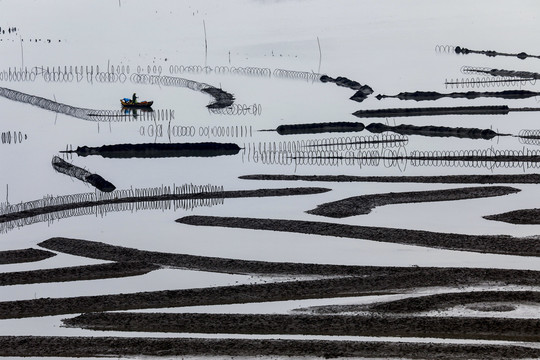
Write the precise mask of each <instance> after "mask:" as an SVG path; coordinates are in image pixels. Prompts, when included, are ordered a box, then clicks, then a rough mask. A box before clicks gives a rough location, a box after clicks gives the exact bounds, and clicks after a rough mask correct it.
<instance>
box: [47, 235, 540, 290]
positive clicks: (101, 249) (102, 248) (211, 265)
mask: <svg viewBox="0 0 540 360" xmlns="http://www.w3.org/2000/svg"><path fill="white" fill-rule="evenodd" d="M39 246H42V247H44V248H46V249H49V250H52V251H57V252H61V253H65V254H70V255H75V256H81V257H87V258H93V259H100V260H107V261H115V262H126V261H141V262H143V261H144V262H149V263H152V264H156V265H160V266H173V267H178V268H183V269H188V270H199V271H212V272H221V273H232V274H252V275H253V274H257V275H316V276H319V275H323V276H336V275H337V276H362V277H365V278H367V277H369V278H375V277H376V278H378V279H379V280H381V281H382V280H383V279H386V280H385V281H386V282H387V283H388V284H391V285H387V286H385V287H381V286H380V285H376V284H372V285H371V286H374V287H375V288H376V289H388V288H392V287H394V286H395V287H398V288H403V287H410V286H412V287H416V286H418V283H416V282H415V281H416V280H414V279H421V278H422V277H429V278H430V279H431V280H430V281H435V282H436V283H437V284H446V285H448V284H454V285H455V284H471V283H472V284H476V283H481V282H485V281H491V282H512V283H516V284H540V277H539V276H538V274H540V273H539V272H536V271H528V270H505V269H477V268H431V267H422V268H419V267H381V266H357V265H333V264H310V263H291V262H270V261H257V260H241V259H230V258H218V257H208V256H197V255H188V254H175V253H161V252H155V251H146V250H138V249H133V248H126V247H122V246H115V245H110V244H105V243H101V242H95V241H89V240H81V239H70V238H59V237H57V238H51V239H48V240H45V241H43V242H41V243H39ZM402 275H404V276H407V279H408V280H407V281H403V280H402V279H400V280H399V281H401V282H399V283H398V282H394V281H393V280H390V279H392V277H394V276H402ZM422 283H423V284H425V285H428V284H431V283H430V282H427V283H425V282H424V281H422ZM361 290H367V288H361Z"/></svg>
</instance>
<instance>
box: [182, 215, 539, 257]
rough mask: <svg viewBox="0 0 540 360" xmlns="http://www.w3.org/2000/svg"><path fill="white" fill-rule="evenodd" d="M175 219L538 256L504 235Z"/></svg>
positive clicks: (535, 248) (532, 246) (535, 246)
mask: <svg viewBox="0 0 540 360" xmlns="http://www.w3.org/2000/svg"><path fill="white" fill-rule="evenodd" d="M176 222H179V223H182V224H188V225H197V226H217V227H229V228H238V229H252V230H271V231H280V232H281V231H283V232H292V233H301V234H312V235H325V236H335V237H344V238H351V239H362V240H372V241H380V242H389V243H397V244H405V245H416V246H426V247H434V248H440V249H448V250H459V251H473V252H480V253H490V254H505V255H520V256H540V242H539V241H538V240H536V239H533V238H518V237H512V236H507V235H463V234H452V233H438V232H431V231H420V230H408V229H395V228H382V227H372V226H353V225H345V224H334V223H327V222H316V221H299V220H282V219H255V218H235V217H216V216H185V217H183V218H180V219H177V220H176Z"/></svg>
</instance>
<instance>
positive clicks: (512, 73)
mask: <svg viewBox="0 0 540 360" xmlns="http://www.w3.org/2000/svg"><path fill="white" fill-rule="evenodd" d="M469 71H470V72H475V73H479V74H488V75H491V76H504V77H514V78H521V79H526V80H531V79H533V80H537V79H540V73H535V72H530V71H518V70H505V69H488V70H484V69H476V68H475V69H470V70H469ZM505 81H508V80H505Z"/></svg>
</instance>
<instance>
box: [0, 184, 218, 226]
mask: <svg viewBox="0 0 540 360" xmlns="http://www.w3.org/2000/svg"><path fill="white" fill-rule="evenodd" d="M201 193H206V194H214V196H211V197H206V198H203V197H196V196H194V195H197V194H201ZM222 193H223V186H216V185H210V184H208V185H194V184H184V185H175V184H173V185H172V186H165V185H162V186H160V187H150V188H135V189H134V188H130V189H121V190H114V191H112V192H108V193H106V192H100V191H96V192H91V193H81V194H71V195H60V196H52V195H48V196H45V197H43V198H42V199H39V200H34V201H29V202H24V203H17V204H10V203H0V233H5V232H7V231H9V230H12V229H15V228H19V227H22V226H26V225H30V224H35V223H40V222H47V223H49V224H51V223H52V222H54V221H56V220H59V219H64V218H70V217H74V216H82V215H96V216H105V215H106V214H107V213H109V212H118V211H129V212H136V211H139V210H162V211H165V210H174V211H176V210H178V209H183V210H193V209H194V208H196V207H203V206H206V207H210V206H214V205H220V204H223V202H224V198H223V196H220V194H222ZM182 197H185V198H182ZM22 213H23V214H25V215H22V216H17V214H22ZM27 214H35V215H30V216H28V215H27Z"/></svg>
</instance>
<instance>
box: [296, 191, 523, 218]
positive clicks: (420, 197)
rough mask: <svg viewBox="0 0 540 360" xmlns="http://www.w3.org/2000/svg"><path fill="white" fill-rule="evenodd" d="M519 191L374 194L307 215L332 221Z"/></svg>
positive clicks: (350, 199) (332, 205)
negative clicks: (391, 208)
mask: <svg viewBox="0 0 540 360" xmlns="http://www.w3.org/2000/svg"><path fill="white" fill-rule="evenodd" d="M519 191H521V190H519V189H515V188H512V187H507V186H490V187H470V188H460V189H445V190H433V191H414V192H402V193H386V194H373V195H363V196H354V197H350V198H346V199H343V200H338V201H333V202H329V203H326V204H321V205H317V207H316V208H315V209H313V210H309V211H306V212H307V213H308V214H312V215H321V216H327V217H332V218H344V217H349V216H355V215H363V214H369V213H370V212H371V210H372V209H373V208H375V207H378V206H384V205H390V204H408V203H419V202H432V201H453V200H464V199H476V198H483V197H491V196H503V195H508V194H513V193H517V192H519Z"/></svg>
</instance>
